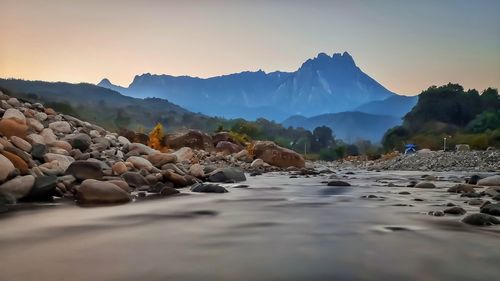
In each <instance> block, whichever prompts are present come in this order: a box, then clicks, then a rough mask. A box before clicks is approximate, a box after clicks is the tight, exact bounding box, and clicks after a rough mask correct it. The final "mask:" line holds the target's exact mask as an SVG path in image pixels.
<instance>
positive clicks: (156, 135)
mask: <svg viewBox="0 0 500 281" xmlns="http://www.w3.org/2000/svg"><path fill="white" fill-rule="evenodd" d="M164 138H165V132H164V130H163V126H162V125H161V124H160V123H158V124H156V126H155V127H154V128H153V130H152V131H151V133H149V146H150V147H152V148H154V149H157V150H159V151H162V152H163V151H166V150H167V149H168V148H167V147H166V146H165V145H163V139H164Z"/></svg>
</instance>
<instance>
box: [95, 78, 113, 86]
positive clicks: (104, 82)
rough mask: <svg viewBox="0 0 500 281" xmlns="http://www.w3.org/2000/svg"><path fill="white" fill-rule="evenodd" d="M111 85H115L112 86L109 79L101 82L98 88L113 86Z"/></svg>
mask: <svg viewBox="0 0 500 281" xmlns="http://www.w3.org/2000/svg"><path fill="white" fill-rule="evenodd" d="M111 85H113V84H111V81H109V79H108V78H104V79H102V80H101V82H99V83H98V84H97V86H101V87H103V86H111Z"/></svg>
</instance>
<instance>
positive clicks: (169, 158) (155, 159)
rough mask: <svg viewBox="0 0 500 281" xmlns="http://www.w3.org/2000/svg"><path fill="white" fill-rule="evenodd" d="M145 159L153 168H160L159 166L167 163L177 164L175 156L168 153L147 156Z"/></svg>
mask: <svg viewBox="0 0 500 281" xmlns="http://www.w3.org/2000/svg"><path fill="white" fill-rule="evenodd" d="M147 159H148V160H149V162H151V164H153V166H155V167H157V168H160V167H161V166H163V165H165V164H167V163H175V162H177V156H176V155H174V154H169V153H161V152H158V153H155V154H151V155H148V157H147Z"/></svg>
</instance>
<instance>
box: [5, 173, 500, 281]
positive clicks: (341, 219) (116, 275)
mask: <svg viewBox="0 0 500 281" xmlns="http://www.w3.org/2000/svg"><path fill="white" fill-rule="evenodd" d="M421 175H422V173H418V172H379V173H377V172H367V171H354V174H345V173H343V172H339V173H338V176H339V178H340V179H342V180H346V181H348V182H350V183H351V184H352V186H351V187H328V186H326V184H325V183H322V181H327V180H328V176H329V175H321V176H317V177H310V178H289V175H285V174H275V173H271V174H265V175H262V176H257V177H248V180H247V182H244V184H246V185H248V186H249V187H248V188H233V187H231V186H233V185H227V186H228V190H229V191H230V192H229V193H225V194H195V193H190V192H189V191H187V190H186V191H184V193H186V194H185V195H180V196H175V197H169V198H165V199H157V200H149V201H143V202H135V203H130V204H125V205H118V206H108V207H94V208H89V207H85V208H84V207H78V206H74V205H70V204H61V205H58V206H49V207H44V208H34V209H28V210H21V211H15V212H10V213H7V214H3V215H1V216H0V226H1V231H0V272H1V274H0V280H12V281H14V280H15V281H26V280H39V281H45V280H50V281H57V280H72V281H80V280H134V281H137V280H148V281H152V280H251V281H254V280H498V278H500V277H499V276H500V227H496V226H495V227H474V226H468V225H465V224H463V223H461V222H460V220H461V218H462V217H463V216H451V215H447V216H444V217H433V216H429V215H427V212H428V211H432V210H443V209H445V208H446V207H445V204H446V203H449V202H452V203H455V204H457V205H460V206H462V207H464V208H465V209H466V210H467V211H468V213H476V212H478V207H477V206H468V205H467V204H465V203H464V201H466V199H464V198H460V197H459V195H456V194H449V193H447V192H446V188H445V187H448V186H451V185H453V184H454V182H453V181H459V180H461V177H463V176H466V174H463V173H451V172H449V173H432V175H436V176H438V177H439V180H438V181H435V183H436V185H437V186H438V187H441V188H439V189H433V190H424V189H421V190H418V189H415V188H409V187H403V186H406V184H408V182H409V180H410V179H420V177H421ZM455 177H457V178H455ZM389 183H393V184H394V185H396V187H388V184H389ZM397 186H401V187H397ZM401 191H409V192H410V194H408V195H404V194H399V192H401ZM364 195H376V196H378V197H379V198H372V199H365V198H361V197H362V196H364ZM380 197H382V198H380ZM414 199H417V200H418V201H415V200H414Z"/></svg>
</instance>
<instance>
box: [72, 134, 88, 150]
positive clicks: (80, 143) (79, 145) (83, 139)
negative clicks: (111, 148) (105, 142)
mask: <svg viewBox="0 0 500 281" xmlns="http://www.w3.org/2000/svg"><path fill="white" fill-rule="evenodd" d="M68 142H69V143H70V144H71V146H72V147H73V148H76V149H79V150H80V151H82V152H85V151H87V149H89V147H90V145H91V144H92V139H91V138H90V136H89V135H86V134H82V133H80V134H76V135H75V136H72V137H70V138H69V140H68Z"/></svg>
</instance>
